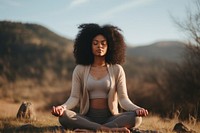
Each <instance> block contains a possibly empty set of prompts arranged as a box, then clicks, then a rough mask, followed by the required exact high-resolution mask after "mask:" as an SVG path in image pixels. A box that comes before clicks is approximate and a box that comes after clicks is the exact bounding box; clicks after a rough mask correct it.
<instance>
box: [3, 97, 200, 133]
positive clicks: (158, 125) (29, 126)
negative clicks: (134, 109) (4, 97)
mask: <svg viewBox="0 0 200 133" xmlns="http://www.w3.org/2000/svg"><path fill="white" fill-rule="evenodd" d="M2 103H3V102H2V101H1V104H2ZM12 105H13V104H12ZM6 106H8V104H7V105H6ZM4 107H5V106H4ZM16 107H17V106H13V109H15V108H16ZM0 110H1V111H3V110H2V109H0ZM2 114H3V115H2ZM2 114H1V115H0V132H30V133H34V132H41V133H60V132H64V133H73V132H72V131H70V130H68V131H66V130H65V131H63V130H61V128H60V124H59V123H58V119H57V117H54V116H52V115H51V113H50V112H37V120H35V121H31V120H19V119H16V118H15V115H16V114H15V112H10V114H7V115H6V114H5V112H2ZM177 122H179V121H178V120H177V119H172V120H170V119H161V118H160V117H158V116H156V115H149V116H148V117H145V118H143V123H142V124H141V126H140V128H139V129H141V130H149V131H159V132H161V133H172V129H173V127H174V125H175V124H176V123H177ZM184 124H185V125H186V126H188V127H189V128H191V129H193V130H195V131H197V132H198V131H200V123H195V124H191V123H190V122H184ZM22 125H26V126H24V127H23V128H20V127H21V126H22Z"/></svg>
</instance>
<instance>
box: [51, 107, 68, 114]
mask: <svg viewBox="0 0 200 133" xmlns="http://www.w3.org/2000/svg"><path fill="white" fill-rule="evenodd" d="M64 111H65V109H64V107H63V106H57V107H55V106H53V107H52V111H51V113H52V114H53V115H54V116H62V115H63V112H64Z"/></svg>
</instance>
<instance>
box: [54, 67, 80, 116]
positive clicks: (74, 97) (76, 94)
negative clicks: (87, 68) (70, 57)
mask: <svg viewBox="0 0 200 133" xmlns="http://www.w3.org/2000/svg"><path fill="white" fill-rule="evenodd" d="M80 88H81V79H80V74H79V67H78V66H77V67H76V68H75V69H74V71H73V75H72V89H71V94H70V97H69V99H68V100H67V101H66V102H65V103H64V104H62V105H60V106H57V107H55V106H53V108H52V114H53V115H55V116H61V115H62V114H63V112H64V110H66V109H72V108H74V107H75V106H76V105H77V104H78V102H79V98H80V92H81V91H80Z"/></svg>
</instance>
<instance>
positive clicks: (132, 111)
mask: <svg viewBox="0 0 200 133" xmlns="http://www.w3.org/2000/svg"><path fill="white" fill-rule="evenodd" d="M74 57H75V59H76V63H77V66H76V67H75V69H74V71H73V76H72V90H71V95H70V97H69V99H68V100H67V101H66V102H65V103H64V104H62V105H60V106H57V107H53V109H52V114H53V115H55V116H59V121H60V123H61V125H62V126H63V127H64V128H66V129H75V131H81V129H87V130H94V131H99V130H100V131H111V132H112V131H114V132H118V131H119V132H130V130H129V129H131V128H136V127H138V126H139V125H140V124H141V121H142V118H141V116H146V115H147V114H148V111H147V110H146V109H143V108H141V107H139V106H137V105H135V104H133V103H132V102H131V101H130V99H129V98H128V94H127V88H126V79H125V73H124V70H123V68H122V67H121V65H119V64H122V63H123V62H124V59H125V42H124V39H123V36H122V34H121V33H120V29H118V28H117V27H115V26H112V25H104V26H102V27H101V26H99V25H98V24H82V25H80V26H79V32H78V34H77V37H76V39H75V44H74ZM118 103H119V105H120V106H121V107H122V108H123V109H124V110H126V112H122V113H119V112H118ZM78 104H79V105H80V113H76V112H74V111H72V110H71V109H73V108H74V107H76V106H77V105H78Z"/></svg>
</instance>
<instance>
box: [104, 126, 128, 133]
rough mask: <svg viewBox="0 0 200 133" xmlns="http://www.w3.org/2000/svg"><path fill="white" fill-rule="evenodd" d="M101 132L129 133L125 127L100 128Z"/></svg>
mask: <svg viewBox="0 0 200 133" xmlns="http://www.w3.org/2000/svg"><path fill="white" fill-rule="evenodd" d="M101 131H104V132H112V133H130V130H129V129H128V128H126V127H121V128H107V127H102V128H101Z"/></svg>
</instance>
